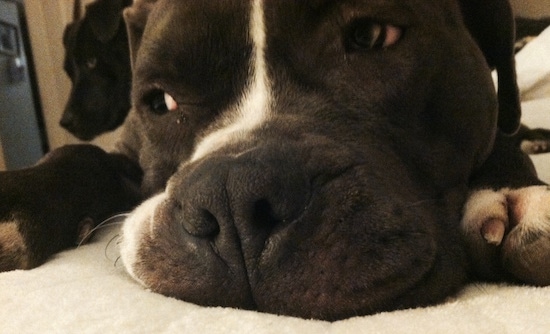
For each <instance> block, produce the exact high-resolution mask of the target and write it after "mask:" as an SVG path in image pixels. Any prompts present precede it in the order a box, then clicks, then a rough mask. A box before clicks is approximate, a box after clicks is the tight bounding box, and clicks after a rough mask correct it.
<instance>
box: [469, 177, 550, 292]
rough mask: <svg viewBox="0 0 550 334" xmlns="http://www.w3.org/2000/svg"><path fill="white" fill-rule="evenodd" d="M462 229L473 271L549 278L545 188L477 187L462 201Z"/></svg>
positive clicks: (529, 279)
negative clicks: (476, 189)
mask: <svg viewBox="0 0 550 334" xmlns="http://www.w3.org/2000/svg"><path fill="white" fill-rule="evenodd" d="M462 230H463V233H464V236H465V241H466V247H467V250H468V253H469V256H470V259H471V262H472V264H473V269H474V270H475V272H476V274H477V275H479V276H480V277H481V278H484V279H503V278H509V276H512V277H513V278H514V279H519V280H521V281H522V282H525V283H529V284H535V285H549V284H550V189H549V188H548V187H547V186H531V187H525V188H519V189H508V188H504V189H500V190H499V191H493V190H478V191H475V192H473V193H472V194H470V197H469V199H468V201H467V203H466V205H465V207H464V215H463V219H462Z"/></svg>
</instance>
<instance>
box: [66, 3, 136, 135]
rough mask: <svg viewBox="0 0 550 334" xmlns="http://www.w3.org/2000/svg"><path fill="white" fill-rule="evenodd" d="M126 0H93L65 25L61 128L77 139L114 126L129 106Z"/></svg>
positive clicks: (96, 133) (102, 131) (117, 125)
mask: <svg viewBox="0 0 550 334" xmlns="http://www.w3.org/2000/svg"><path fill="white" fill-rule="evenodd" d="M131 3H132V1H131V0H97V1H95V2H93V3H91V4H89V5H87V6H86V13H85V16H84V17H83V18H82V19H78V20H76V21H74V22H72V23H70V24H69V25H67V27H66V28H65V32H64V35H63V45H64V46H65V63H64V69H65V72H66V73H67V75H68V76H69V78H70V79H71V82H72V88H71V92H70V96H69V99H68V101H67V105H66V107H65V111H64V113H63V116H62V118H61V120H60V124H61V126H62V127H63V128H65V129H67V130H68V131H69V132H71V133H72V134H73V135H74V136H76V137H77V138H79V139H82V140H91V139H93V138H94V137H96V136H98V135H100V134H102V133H104V132H107V131H111V130H114V129H116V128H117V127H119V126H120V125H121V124H122V123H123V122H124V119H125V118H126V115H127V114H128V111H129V110H130V87H131V69H130V56H129V54H128V38H127V34H126V27H125V25H124V21H123V19H122V10H123V9H124V8H125V7H126V6H128V5H130V4H131Z"/></svg>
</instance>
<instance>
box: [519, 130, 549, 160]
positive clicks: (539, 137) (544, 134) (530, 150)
mask: <svg viewBox="0 0 550 334" xmlns="http://www.w3.org/2000/svg"><path fill="white" fill-rule="evenodd" d="M517 138H518V140H519V144H520V147H521V150H522V151H523V152H525V153H527V154H540V153H546V152H550V130H548V129H542V128H537V129H530V128H528V127H526V126H524V125H523V126H522V127H521V129H520V130H519V132H518V134H517Z"/></svg>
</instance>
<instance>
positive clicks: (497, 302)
mask: <svg viewBox="0 0 550 334" xmlns="http://www.w3.org/2000/svg"><path fill="white" fill-rule="evenodd" d="M517 60H518V73H519V83H520V88H521V90H522V92H523V94H522V97H523V99H524V101H525V102H524V122H525V123H526V124H527V125H529V126H533V127H548V128H550V29H549V30H547V31H546V32H545V33H544V34H543V35H541V36H540V37H539V38H538V39H536V40H535V41H534V42H532V43H531V44H529V45H528V46H527V47H526V48H525V49H524V50H522V52H521V54H519V55H518V57H517ZM533 158H534V161H535V163H536V166H537V168H538V170H539V173H540V175H541V177H542V178H543V179H544V180H546V181H547V182H550V154H546V155H539V156H534V157H533ZM117 233H118V227H110V228H106V229H105V230H103V231H101V232H100V233H99V235H98V236H97V237H96V238H95V241H94V242H92V243H91V244H89V245H85V246H82V247H80V248H78V249H76V250H70V251H66V252H63V253H61V254H58V255H56V256H55V257H54V258H53V259H51V260H50V261H49V262H48V263H46V264H45V265H43V266H41V267H39V268H36V269H33V270H30V271H12V272H6V273H2V274H0V333H200V334H206V333H260V334H261V333H300V334H308V333H312V334H313V333H315V334H320V333H460V334H463V333H550V287H548V288H536V287H526V286H512V285H495V284H472V285H470V286H467V287H466V288H465V289H464V290H463V291H462V292H461V293H460V294H458V295H457V296H455V297H453V298H450V299H449V300H448V301H447V302H446V303H444V304H441V305H437V306H433V307H429V308H419V309H411V310H404V311H397V312H389V313H381V314H376V315H372V316H365V317H356V318H351V319H347V320H343V321H338V322H334V323H329V322H323V321H314V320H303V319H296V318H290V317H282V316H276V315H271V314H261V313H258V312H251V311H242V310H235V309H228V308H205V307H199V306H196V305H193V304H189V303H185V302H182V301H178V300H175V299H171V298H167V297H164V296H161V295H158V294H155V293H151V292H149V291H147V290H145V289H143V288H142V287H141V286H139V285H138V284H137V283H135V282H134V281H132V280H131V279H130V278H129V277H128V276H127V275H126V274H125V272H124V270H123V268H122V266H121V264H120V262H117V261H116V260H117V250H116V239H114V237H115V236H116V234H117Z"/></svg>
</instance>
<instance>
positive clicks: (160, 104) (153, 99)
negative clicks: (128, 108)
mask: <svg viewBox="0 0 550 334" xmlns="http://www.w3.org/2000/svg"><path fill="white" fill-rule="evenodd" d="M145 102H146V104H147V105H148V107H149V109H150V110H151V111H152V112H153V113H155V114H157V115H163V114H166V113H167V112H169V111H174V110H176V109H178V103H177V102H176V100H174V98H173V97H172V96H171V95H170V94H168V93H166V92H164V91H162V90H156V91H154V92H152V93H151V94H149V96H148V97H147V98H146V101H145Z"/></svg>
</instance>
